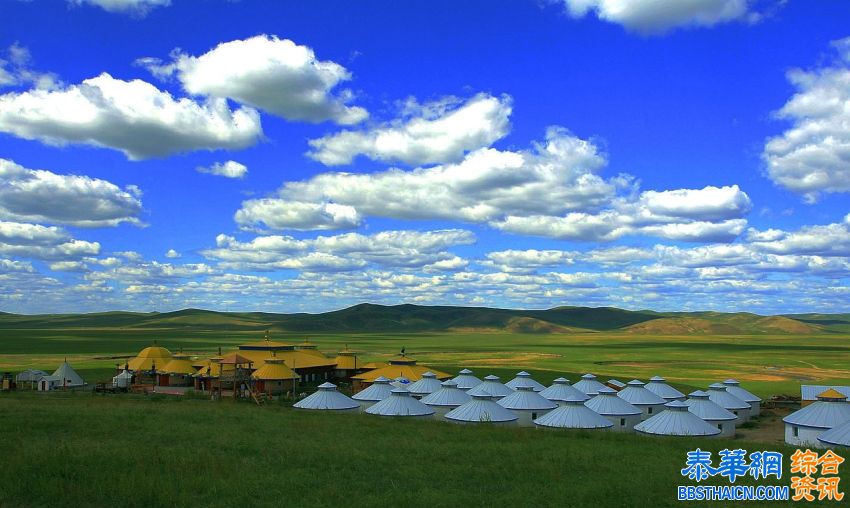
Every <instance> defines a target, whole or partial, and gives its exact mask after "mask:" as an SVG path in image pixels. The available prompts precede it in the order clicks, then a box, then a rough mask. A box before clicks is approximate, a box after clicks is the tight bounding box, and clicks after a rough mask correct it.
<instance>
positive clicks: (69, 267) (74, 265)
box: [49, 261, 88, 272]
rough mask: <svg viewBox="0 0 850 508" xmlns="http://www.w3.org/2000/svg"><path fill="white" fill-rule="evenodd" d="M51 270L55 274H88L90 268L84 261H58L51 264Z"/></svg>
mask: <svg viewBox="0 0 850 508" xmlns="http://www.w3.org/2000/svg"><path fill="white" fill-rule="evenodd" d="M49 266H50V269H51V270H53V271H54V272H87V271H88V267H87V266H86V264H85V263H84V262H82V261H56V262H54V263H50V265H49Z"/></svg>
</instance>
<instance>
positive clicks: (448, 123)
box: [307, 93, 512, 166]
mask: <svg viewBox="0 0 850 508" xmlns="http://www.w3.org/2000/svg"><path fill="white" fill-rule="evenodd" d="M511 102H512V101H511V98H510V97H509V96H507V95H503V96H501V97H493V96H492V95H489V94H483V93H482V94H478V95H476V96H474V97H472V98H470V99H468V100H466V101H461V100H460V99H458V98H457V97H447V98H443V99H441V100H439V101H435V102H431V103H427V104H422V105H420V104H418V103H417V102H416V101H415V100H413V99H411V100H408V102H407V103H406V104H405V106H404V109H403V112H402V117H401V119H399V120H395V121H393V122H389V123H385V124H381V125H377V126H375V127H372V128H369V129H364V130H359V131H355V130H347V131H342V132H338V133H335V134H329V135H327V136H324V137H322V138H318V139H313V140H310V146H311V147H312V150H311V151H310V152H309V153H308V154H307V155H308V156H309V157H311V158H313V159H315V160H317V161H319V162H321V163H323V164H325V165H328V166H337V165H342V164H350V163H351V162H352V161H353V160H354V158H355V157H356V156H358V155H364V156H366V157H368V158H370V159H372V160H379V161H392V162H395V161H400V162H404V163H407V164H433V163H444V162H453V161H457V160H460V159H461V158H462V157H463V155H464V154H465V153H466V152H468V151H470V150H474V149H477V148H481V147H485V146H490V145H491V144H492V143H493V142H495V141H496V140H498V139H501V138H503V137H504V136H506V135H507V134H508V132H509V130H510V122H509V117H510V114H511V108H512V105H511Z"/></svg>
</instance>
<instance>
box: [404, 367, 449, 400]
mask: <svg viewBox="0 0 850 508" xmlns="http://www.w3.org/2000/svg"><path fill="white" fill-rule="evenodd" d="M440 388H441V385H440V380H439V379H437V375H436V374H434V373H433V372H431V371H430V370H429V371H428V372H424V373H423V374H422V377H421V378H420V379H419V381H416V382H415V383H410V384H409V385H407V391H409V392H410V394H411V395H413V396H414V397H416V398H417V399H421V398H422V397H424V396H426V395H428V394H431V393H434V392H436V391H437V390H439V389H440Z"/></svg>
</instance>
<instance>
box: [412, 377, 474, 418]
mask: <svg viewBox="0 0 850 508" xmlns="http://www.w3.org/2000/svg"><path fill="white" fill-rule="evenodd" d="M470 400H472V397H470V396H469V394H468V393H466V392H465V391H463V390H461V389H460V388H458V387H457V383H455V381H454V379H449V380H448V381H443V382H442V383H441V386H440V389H439V390H437V391H436V392H434V393H431V394H428V395H426V396H424V397H422V403H423V404H425V405H427V406H428V407H430V408H431V409H433V410H434V417H435V418H442V417H443V416H444V415H445V414H446V413H448V412H449V411H451V410H452V409H454V408H456V407H459V406H461V405H463V404H466V403H467V402H469V401H470Z"/></svg>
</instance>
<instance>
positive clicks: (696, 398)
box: [685, 390, 738, 437]
mask: <svg viewBox="0 0 850 508" xmlns="http://www.w3.org/2000/svg"><path fill="white" fill-rule="evenodd" d="M685 404H687V405H688V411H690V412H691V413H693V414H695V415H697V416H699V417H700V418H701V419H702V420H703V421H705V422H706V423H708V424H711V425H714V426H715V427H717V428H718V429H719V430H720V436H721V437H733V436H734V435H735V422H736V421H737V420H738V417H737V416H735V414H734V413H732V412H731V411H729V410H727V409H724V408H723V407H721V406H719V405H718V404H717V403H716V402H712V401H711V399H709V398H708V394H707V393H706V392H704V391H702V390H697V391H694V392H691V393H689V394H688V400H686V401H685Z"/></svg>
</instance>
